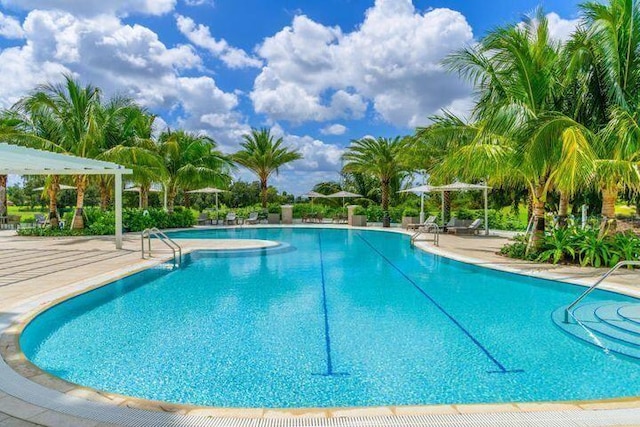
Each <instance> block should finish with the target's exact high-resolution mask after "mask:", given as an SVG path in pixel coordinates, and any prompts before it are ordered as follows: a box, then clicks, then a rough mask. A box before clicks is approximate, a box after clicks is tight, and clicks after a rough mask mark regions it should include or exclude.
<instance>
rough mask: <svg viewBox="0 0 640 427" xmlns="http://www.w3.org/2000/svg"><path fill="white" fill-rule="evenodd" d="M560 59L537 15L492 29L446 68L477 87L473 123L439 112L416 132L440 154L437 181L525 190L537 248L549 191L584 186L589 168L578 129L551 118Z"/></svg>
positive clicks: (559, 96)
mask: <svg viewBox="0 0 640 427" xmlns="http://www.w3.org/2000/svg"><path fill="white" fill-rule="evenodd" d="M559 58H560V45H559V44H558V43H557V42H555V41H553V40H552V39H551V38H550V36H549V28H548V22H547V19H546V17H545V16H544V14H543V13H542V11H538V13H537V14H536V15H535V16H534V17H533V18H529V19H528V20H527V21H525V22H523V23H522V25H519V26H507V27H504V28H499V29H497V30H494V31H492V32H491V33H489V34H488V35H487V36H486V37H485V38H484V39H483V40H482V41H481V42H480V43H479V44H478V45H477V46H474V47H471V48H468V49H464V50H462V51H460V52H458V53H456V54H454V55H451V56H450V57H449V58H447V60H446V62H445V63H446V64H447V65H448V66H449V68H450V69H451V70H453V71H457V72H458V73H460V74H461V75H462V76H464V77H466V78H467V79H469V80H470V81H471V82H472V83H473V84H474V85H475V87H476V90H477V93H478V99H479V100H478V103H477V105H476V108H475V110H474V112H473V118H472V120H471V121H470V122H465V121H463V120H461V119H459V118H457V117H455V116H453V115H450V114H445V115H444V116H443V117H441V118H439V119H436V120H435V123H434V125H433V126H431V127H429V128H427V129H419V130H418V136H419V137H420V138H419V139H420V140H421V141H422V142H423V144H424V145H427V146H429V145H432V144H433V145H435V146H436V150H431V151H435V152H436V153H438V152H439V153H442V158H441V159H438V161H436V162H434V163H435V166H434V167H433V169H432V170H431V171H430V172H431V173H432V174H433V175H435V176H436V177H438V176H440V177H443V176H447V177H456V178H463V179H487V177H489V178H490V180H491V181H492V182H494V183H500V184H504V183H508V184H516V185H521V184H525V185H526V186H527V187H528V188H529V189H530V194H531V196H532V199H533V204H534V217H535V227H534V229H535V232H534V236H533V244H534V245H535V246H539V245H540V244H541V243H542V237H543V235H544V230H545V221H544V214H545V203H546V201H547V196H548V194H549V192H550V191H551V190H552V189H554V188H556V189H559V190H561V191H566V192H569V193H570V192H572V191H574V190H575V189H576V188H577V187H578V186H579V185H580V184H582V183H584V182H586V181H588V179H589V178H590V171H591V165H592V164H593V161H592V159H593V153H592V150H591V147H590V145H589V140H588V138H587V137H585V135H584V134H583V133H582V132H580V131H579V130H580V129H581V126H580V124H579V123H576V122H575V121H573V120H571V119H570V118H568V117H566V116H564V115H560V114H557V113H556V110H557V109H558V108H559V106H560V105H561V101H562V94H563V85H562V81H561V78H560V77H561V75H562V74H561V72H562V70H561V69H560V67H559V64H560V63H559ZM427 151H428V150H427Z"/></svg>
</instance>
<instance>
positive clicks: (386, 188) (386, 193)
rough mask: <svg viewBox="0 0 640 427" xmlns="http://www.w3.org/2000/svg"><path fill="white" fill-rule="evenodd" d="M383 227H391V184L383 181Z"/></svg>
mask: <svg viewBox="0 0 640 427" xmlns="http://www.w3.org/2000/svg"><path fill="white" fill-rule="evenodd" d="M382 226H383V227H391V218H390V216H389V182H388V181H382Z"/></svg>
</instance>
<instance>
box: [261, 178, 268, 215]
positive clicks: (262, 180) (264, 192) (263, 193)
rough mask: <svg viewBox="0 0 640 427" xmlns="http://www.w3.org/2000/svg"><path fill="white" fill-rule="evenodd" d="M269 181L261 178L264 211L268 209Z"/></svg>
mask: <svg viewBox="0 0 640 427" xmlns="http://www.w3.org/2000/svg"><path fill="white" fill-rule="evenodd" d="M268 188H269V187H268V186H267V179H266V178H260V198H261V199H262V209H266V208H267V189H268Z"/></svg>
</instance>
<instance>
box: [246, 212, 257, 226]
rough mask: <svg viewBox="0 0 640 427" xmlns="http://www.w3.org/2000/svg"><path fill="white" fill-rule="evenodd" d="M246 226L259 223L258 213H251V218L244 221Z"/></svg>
mask: <svg viewBox="0 0 640 427" xmlns="http://www.w3.org/2000/svg"><path fill="white" fill-rule="evenodd" d="M244 223H245V224H257V223H258V212H249V217H248V218H247V219H245V220H244Z"/></svg>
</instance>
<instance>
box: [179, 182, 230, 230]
mask: <svg viewBox="0 0 640 427" xmlns="http://www.w3.org/2000/svg"><path fill="white" fill-rule="evenodd" d="M187 193H190V194H194V193H201V194H215V195H216V224H217V221H218V219H219V218H218V194H220V193H228V191H227V190H220V189H219V188H215V187H205V188H199V189H197V190H191V191H187Z"/></svg>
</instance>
